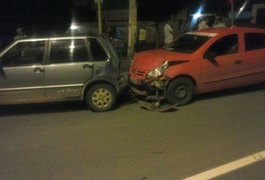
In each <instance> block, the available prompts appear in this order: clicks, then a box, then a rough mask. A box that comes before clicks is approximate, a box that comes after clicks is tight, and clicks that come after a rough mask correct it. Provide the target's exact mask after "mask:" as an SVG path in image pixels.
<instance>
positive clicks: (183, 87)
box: [166, 77, 194, 105]
mask: <svg viewBox="0 0 265 180" xmlns="http://www.w3.org/2000/svg"><path fill="white" fill-rule="evenodd" d="M193 95H194V84H193V82H192V81H191V80H190V79H188V78H184V77H181V78H177V79H175V80H174V81H172V82H171V83H170V84H169V86H168V88H167V91H166V99H167V101H168V102H169V103H170V104H178V105H185V104H188V103H190V102H191V100H192V98H193Z"/></svg>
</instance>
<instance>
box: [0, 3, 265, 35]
mask: <svg viewBox="0 0 265 180" xmlns="http://www.w3.org/2000/svg"><path fill="white" fill-rule="evenodd" d="M234 1H235V3H236V5H235V6H236V7H238V6H240V5H242V4H243V2H244V0H234ZM249 1H251V2H254V1H255V2H264V1H265V0H249ZM121 2H122V3H121ZM137 2H138V18H139V20H157V21H160V20H164V19H165V18H167V17H169V16H170V15H171V14H174V13H176V12H177V11H178V10H180V9H182V8H184V7H189V8H191V10H192V7H198V6H199V4H200V3H202V2H205V4H207V6H206V7H207V9H210V10H214V12H217V13H223V12H225V11H228V10H229V7H230V6H229V3H228V2H229V0H138V1H137ZM103 3H104V4H103V8H105V9H108V8H113V7H114V8H115V7H121V8H122V7H123V6H128V0H103ZM125 8H126V7H125ZM193 9H195V8H193ZM0 13H1V15H0V33H1V34H2V33H3V32H6V31H9V29H10V28H12V29H16V28H17V27H25V28H28V29H34V30H35V31H43V30H44V29H49V30H52V29H54V28H55V29H56V28H57V30H58V29H63V28H65V27H66V26H68V25H69V24H70V22H71V19H72V15H76V16H79V17H81V18H79V19H81V20H83V21H84V20H88V21H96V11H95V3H94V0H88V3H87V4H86V6H84V7H79V8H74V3H73V0H1V3H0ZM224 14H226V12H225V13H224Z"/></svg>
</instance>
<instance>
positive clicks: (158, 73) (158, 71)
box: [146, 61, 169, 79]
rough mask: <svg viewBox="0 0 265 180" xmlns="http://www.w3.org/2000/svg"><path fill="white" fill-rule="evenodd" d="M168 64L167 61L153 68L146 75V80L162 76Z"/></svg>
mask: <svg viewBox="0 0 265 180" xmlns="http://www.w3.org/2000/svg"><path fill="white" fill-rule="evenodd" d="M168 66H169V64H168V61H165V62H164V63H163V64H162V65H161V66H159V67H157V68H155V69H154V70H152V71H150V72H149V73H148V74H147V75H146V78H147V79H150V78H156V77H158V76H161V75H162V74H164V73H165V71H166V70H167V68H168Z"/></svg>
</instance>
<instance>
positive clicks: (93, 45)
mask: <svg viewBox="0 0 265 180" xmlns="http://www.w3.org/2000/svg"><path fill="white" fill-rule="evenodd" d="M89 45H90V51H91V54H92V56H93V60H94V61H106V60H107V59H108V55H107V53H106V52H105V50H104V48H103V47H102V45H101V44H100V43H99V41H98V40H97V39H95V38H91V39H89Z"/></svg>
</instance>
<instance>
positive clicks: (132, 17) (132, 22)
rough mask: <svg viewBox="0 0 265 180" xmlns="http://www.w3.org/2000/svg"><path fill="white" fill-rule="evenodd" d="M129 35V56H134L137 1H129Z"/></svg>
mask: <svg viewBox="0 0 265 180" xmlns="http://www.w3.org/2000/svg"><path fill="white" fill-rule="evenodd" d="M128 28H129V35H128V56H129V57H130V56H132V54H133V51H134V44H135V33H136V30H137V6H136V0H129V27H128Z"/></svg>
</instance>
